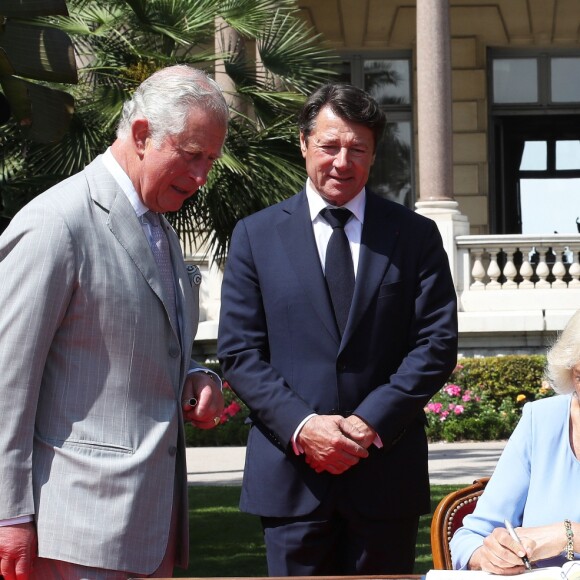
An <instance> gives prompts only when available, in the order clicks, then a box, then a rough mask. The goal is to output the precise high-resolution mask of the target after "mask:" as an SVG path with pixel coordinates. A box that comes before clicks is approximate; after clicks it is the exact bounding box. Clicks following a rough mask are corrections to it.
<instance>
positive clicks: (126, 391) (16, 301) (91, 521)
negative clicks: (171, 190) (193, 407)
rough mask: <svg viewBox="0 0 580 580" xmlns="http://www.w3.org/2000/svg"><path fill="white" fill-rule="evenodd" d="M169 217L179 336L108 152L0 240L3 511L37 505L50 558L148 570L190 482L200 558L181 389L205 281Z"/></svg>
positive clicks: (8, 514)
mask: <svg viewBox="0 0 580 580" xmlns="http://www.w3.org/2000/svg"><path fill="white" fill-rule="evenodd" d="M163 223H164V227H165V228H166V230H168V237H169V241H170V248H171V253H172V256H173V262H174V269H175V274H176V280H177V296H178V301H179V309H180V311H181V313H182V321H183V323H182V324H181V330H180V332H181V336H178V334H177V333H176V329H175V328H172V327H171V324H170V319H169V316H168V313H167V311H166V308H165V297H164V296H163V290H162V285H161V283H160V281H159V279H158V273H157V267H156V264H155V261H154V258H153V255H152V252H151V250H150V248H149V245H148V242H147V239H146V237H145V235H144V233H143V230H142V226H141V223H140V222H139V220H138V218H137V216H136V214H135V211H134V210H133V208H132V206H131V204H130V203H129V200H128V199H127V197H126V196H125V195H124V194H123V192H122V191H121V190H120V189H119V187H118V186H117V183H116V182H115V181H114V179H113V178H112V176H111V175H110V174H109V172H108V171H107V170H106V169H105V167H104V165H103V163H102V161H101V160H100V158H97V159H96V160H95V161H94V162H93V163H91V164H90V165H89V166H88V167H87V168H86V169H85V170H84V171H82V172H80V173H79V174H77V175H75V176H73V177H71V178H69V179H67V180H66V181H64V182H62V183H61V184H59V185H57V186H55V187H53V188H52V189H50V190H48V191H47V192H45V193H43V194H42V195H40V196H38V197H37V198H35V199H34V200H33V201H32V202H31V203H29V204H28V205H27V206H26V207H25V208H24V209H23V210H22V211H21V212H20V213H19V214H18V215H17V216H16V217H15V218H14V219H13V220H12V222H11V224H10V225H9V227H8V229H7V230H6V231H5V232H4V234H3V235H2V236H1V237H0V280H1V282H0V305H1V310H0V397H1V400H2V405H1V406H0V519H6V518H12V517H15V516H19V515H24V514H34V515H35V519H36V525H37V529H38V540H39V548H38V549H39V555H40V556H43V557H47V558H53V559H58V560H65V561H71V562H75V563H78V564H81V565H87V566H97V567H102V568H110V569H114V570H130V571H132V572H138V573H151V572H152V571H154V570H155V569H156V568H157V567H158V566H159V564H160V562H161V559H162V557H163V555H164V552H165V548H166V545H167V539H168V532H169V524H170V517H171V509H172V501H173V496H174V484H177V486H178V487H177V489H178V490H180V493H181V494H182V508H183V509H182V511H181V513H180V518H181V530H182V537H181V540H180V544H181V546H182V552H181V555H180V556H181V557H180V562H179V563H181V564H186V563H187V552H188V532H187V495H186V493H187V485H186V469H185V445H184V434H183V420H182V414H181V406H180V403H179V402H180V394H181V390H182V388H183V384H184V380H185V376H186V373H187V370H188V368H189V366H190V364H192V363H191V361H190V356H189V354H190V353H191V347H192V343H193V338H194V335H195V332H196V330H197V320H198V295H197V294H198V292H197V288H195V287H194V288H192V285H191V284H190V282H189V279H188V276H187V272H186V270H185V265H184V263H183V258H182V254H181V249H180V246H179V241H178V239H177V236H176V235H175V233H174V232H173V231H172V230H171V228H170V227H169V226H168V224H167V222H166V221H165V220H163ZM176 473H177V477H178V480H177V481H174V480H175V475H176Z"/></svg>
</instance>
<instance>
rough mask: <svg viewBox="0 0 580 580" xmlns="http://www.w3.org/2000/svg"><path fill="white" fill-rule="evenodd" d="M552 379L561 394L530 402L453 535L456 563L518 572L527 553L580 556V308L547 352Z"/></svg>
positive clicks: (545, 557) (554, 558)
mask: <svg viewBox="0 0 580 580" xmlns="http://www.w3.org/2000/svg"><path fill="white" fill-rule="evenodd" d="M546 378H547V380H548V382H549V383H550V385H551V387H552V388H553V389H554V391H556V393H558V396H554V397H549V398H547V399H542V400H539V401H535V402H533V403H528V404H526V405H525V406H524V409H523V412H522V418H521V419H520V422H519V423H518V426H517V427H516V428H515V430H514V432H513V433H512V436H511V437H510V439H509V441H508V443H507V445H506V447H505V449H504V451H503V453H502V455H501V457H500V459H499V461H498V463H497V466H496V468H495V471H494V474H493V476H492V478H491V479H490V481H489V483H488V485H487V487H486V489H485V491H484V492H483V494H482V496H481V497H480V499H479V501H478V502H477V506H476V508H475V511H474V512H473V514H471V515H469V516H467V517H466V518H465V519H464V520H463V527H461V528H460V529H458V530H457V532H456V533H455V535H454V536H453V538H452V540H451V556H452V559H453V567H454V568H456V569H468V570H485V571H487V572H493V573H495V574H506V575H507V574H519V573H521V572H524V571H525V567H524V563H523V560H522V558H523V557H525V556H526V557H527V558H528V559H529V560H530V561H531V562H532V565H533V566H534V567H536V566H537V567H545V566H561V565H562V564H564V563H565V562H566V561H567V560H573V559H575V558H580V554H579V552H580V403H579V396H580V311H578V312H576V314H574V316H573V317H572V318H571V319H570V321H569V322H568V324H567V325H566V328H565V329H564V331H563V332H562V334H561V335H560V337H559V339H558V341H557V342H556V343H555V344H554V346H553V347H552V348H551V349H550V351H549V352H548V355H547V366H546ZM505 520H508V521H509V522H511V523H512V525H513V527H514V528H515V531H516V533H517V535H518V537H519V539H520V541H521V543H520V544H519V543H518V542H516V541H515V540H514V539H512V537H511V536H510V534H509V533H508V531H507V530H506V528H505V524H504V521H505Z"/></svg>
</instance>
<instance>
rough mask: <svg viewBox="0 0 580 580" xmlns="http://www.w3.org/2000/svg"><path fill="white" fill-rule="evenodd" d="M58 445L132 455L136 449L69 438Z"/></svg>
mask: <svg viewBox="0 0 580 580" xmlns="http://www.w3.org/2000/svg"><path fill="white" fill-rule="evenodd" d="M55 446H58V447H63V448H66V447H76V448H78V449H84V450H87V451H109V452H111V453H122V454H124V455H132V454H133V453H134V449H132V448H131V447H125V446H124V445H114V444H111V443H102V442H99V441H86V440H81V439H67V440H66V441H61V442H60V445H58V443H57V444H55Z"/></svg>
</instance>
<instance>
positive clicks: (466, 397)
mask: <svg viewBox="0 0 580 580" xmlns="http://www.w3.org/2000/svg"><path fill="white" fill-rule="evenodd" d="M461 400H462V401H463V402H464V403H467V402H468V401H471V391H465V393H464V395H463V397H461Z"/></svg>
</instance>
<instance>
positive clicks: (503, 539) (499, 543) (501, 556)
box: [468, 528, 537, 576]
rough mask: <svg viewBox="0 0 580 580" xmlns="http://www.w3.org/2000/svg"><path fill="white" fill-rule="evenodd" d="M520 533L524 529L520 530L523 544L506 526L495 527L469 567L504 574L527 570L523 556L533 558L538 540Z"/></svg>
mask: <svg viewBox="0 0 580 580" xmlns="http://www.w3.org/2000/svg"><path fill="white" fill-rule="evenodd" d="M520 534H523V531H521V532H519V531H518V536H519V537H520V540H521V542H522V543H521V545H520V544H519V543H518V542H516V541H515V540H514V539H512V537H511V536H510V535H509V533H508V531H507V530H506V529H505V528H495V529H494V530H493V532H492V533H491V534H490V535H489V536H487V538H485V539H484V540H483V545H482V546H481V547H480V548H478V549H477V550H475V552H473V554H472V555H471V558H470V560H469V564H468V568H469V569H470V570H484V571H485V572H491V573H493V574H502V575H504V576H508V575H513V574H521V573H522V572H525V570H526V567H525V566H524V563H523V561H522V558H523V557H524V556H528V558H529V559H530V560H532V554H533V553H534V549H535V547H536V542H535V541H534V540H533V539H531V538H528V537H522V535H520ZM536 559H537V558H536Z"/></svg>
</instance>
